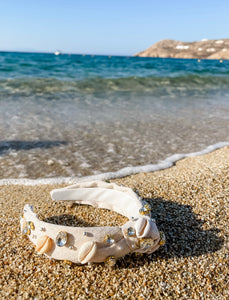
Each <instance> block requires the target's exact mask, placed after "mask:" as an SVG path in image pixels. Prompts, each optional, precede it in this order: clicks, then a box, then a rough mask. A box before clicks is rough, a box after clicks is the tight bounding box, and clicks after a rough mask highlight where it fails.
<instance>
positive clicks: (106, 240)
mask: <svg viewBox="0 0 229 300" xmlns="http://www.w3.org/2000/svg"><path fill="white" fill-rule="evenodd" d="M114 241H115V240H114V239H113V238H112V236H110V235H109V234H108V235H106V236H105V242H106V243H107V244H113V243H114Z"/></svg>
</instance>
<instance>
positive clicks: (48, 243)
mask: <svg viewBox="0 0 229 300" xmlns="http://www.w3.org/2000/svg"><path fill="white" fill-rule="evenodd" d="M52 245H53V240H52V239H51V238H50V237H48V236H47V235H42V236H40V237H39V239H38V240H37V245H36V248H35V250H36V251H37V252H38V254H43V253H45V252H48V251H49V250H50V249H51V248H52Z"/></svg>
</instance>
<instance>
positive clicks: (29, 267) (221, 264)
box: [0, 147, 229, 300]
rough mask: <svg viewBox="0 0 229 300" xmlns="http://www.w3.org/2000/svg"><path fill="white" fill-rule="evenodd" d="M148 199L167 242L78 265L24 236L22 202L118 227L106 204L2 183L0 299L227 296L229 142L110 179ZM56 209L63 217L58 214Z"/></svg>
mask: <svg viewBox="0 0 229 300" xmlns="http://www.w3.org/2000/svg"><path fill="white" fill-rule="evenodd" d="M113 181H114V182H116V183H117V184H123V185H125V186H128V187H131V188H137V189H138V191H139V192H140V195H141V196H142V197H143V198H145V199H146V200H147V201H149V202H150V204H151V206H152V217H153V218H155V219H156V222H157V225H158V227H159V229H160V230H163V231H164V233H165V235H166V240H167V241H166V244H165V246H163V247H161V248H160V249H159V250H158V251H156V252H154V253H153V254H151V255H148V256H147V255H143V256H137V255H136V254H131V255H128V256H126V257H124V258H122V259H119V260H118V261H117V264H116V265H115V266H114V267H109V266H107V265H106V264H104V263H102V264H92V265H83V266H78V265H74V264H69V263H67V262H64V261H53V260H49V259H48V258H46V257H45V256H44V255H38V254H37V253H36V252H35V251H34V247H33V245H32V244H31V243H30V242H29V240H28V238H26V237H22V235H21V233H20V228H19V218H20V216H21V215H22V210H23V206H24V204H26V203H29V204H32V205H33V206H34V211H35V212H36V213H38V215H39V217H40V218H42V219H45V218H49V221H50V222H59V224H60V223H61V224H67V225H71V226H72V225H75V226H85V225H86V226H104V225H109V226H112V225H113V226H118V225H122V224H123V223H125V222H126V218H124V217H122V216H119V215H118V214H116V213H113V212H109V211H106V210H98V209H95V208H92V207H90V208H89V207H87V206H76V205H72V206H71V205H69V204H64V205H60V204H56V203H54V202H51V198H50V194H49V193H50V191H51V190H52V189H54V188H57V187H60V185H40V186H22V185H3V186H0V204H1V218H0V227H1V228H0V233H1V234H0V244H1V252H0V256H1V259H0V266H1V267H0V268H1V269H0V272H1V273H0V274H1V275H0V297H1V298H2V299H6V298H9V299H108V298H111V299H153V298H155V299H219V300H221V299H228V298H229V268H228V265H229V252H228V251H229V218H228V216H229V205H228V201H229V147H224V148H222V149H219V150H216V151H214V152H212V153H209V154H206V155H202V156H198V157H189V158H186V159H183V160H181V161H178V162H177V163H176V165H175V166H174V167H172V168H169V169H166V170H163V171H157V172H153V173H140V174H137V175H132V176H129V177H125V178H121V179H116V180H113ZM58 215H60V217H58V218H57V217H55V216H58Z"/></svg>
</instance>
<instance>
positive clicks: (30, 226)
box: [27, 221, 35, 230]
mask: <svg viewBox="0 0 229 300" xmlns="http://www.w3.org/2000/svg"><path fill="white" fill-rule="evenodd" d="M27 224H28V225H27V226H28V228H30V229H31V230H35V226H34V223H33V222H32V221H29V222H28V223H27Z"/></svg>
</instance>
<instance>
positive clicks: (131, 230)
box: [126, 227, 136, 236]
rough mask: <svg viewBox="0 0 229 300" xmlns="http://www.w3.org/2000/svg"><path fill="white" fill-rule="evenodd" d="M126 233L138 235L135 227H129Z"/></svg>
mask: <svg viewBox="0 0 229 300" xmlns="http://www.w3.org/2000/svg"><path fill="white" fill-rule="evenodd" d="M126 233H127V235H128V236H135V235H136V232H135V229H134V228H133V227H129V228H128V229H127V231H126Z"/></svg>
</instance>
